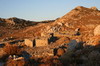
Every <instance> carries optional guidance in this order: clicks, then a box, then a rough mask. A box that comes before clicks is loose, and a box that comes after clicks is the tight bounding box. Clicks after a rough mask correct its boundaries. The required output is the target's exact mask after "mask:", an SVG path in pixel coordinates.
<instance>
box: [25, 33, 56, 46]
mask: <svg viewBox="0 0 100 66" xmlns="http://www.w3.org/2000/svg"><path fill="white" fill-rule="evenodd" d="M56 40H57V37H54V36H53V33H51V34H50V36H49V37H48V36H47V37H46V36H45V37H44V36H42V37H39V38H35V39H33V40H30V39H25V45H26V46H29V47H34V46H36V47H39V46H48V45H49V44H50V43H51V42H55V41H56Z"/></svg>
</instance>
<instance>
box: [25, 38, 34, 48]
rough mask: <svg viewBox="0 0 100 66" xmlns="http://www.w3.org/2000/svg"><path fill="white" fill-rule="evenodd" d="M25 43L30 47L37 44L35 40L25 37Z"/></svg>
mask: <svg viewBox="0 0 100 66" xmlns="http://www.w3.org/2000/svg"><path fill="white" fill-rule="evenodd" d="M25 45H26V46H29V47H34V46H35V41H34V40H30V39H25Z"/></svg>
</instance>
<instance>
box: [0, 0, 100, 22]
mask: <svg viewBox="0 0 100 66" xmlns="http://www.w3.org/2000/svg"><path fill="white" fill-rule="evenodd" d="M77 6H84V7H89V8H90V7H92V6H96V7H97V8H98V9H100V0H0V18H10V17H18V18H22V19H26V20H32V21H42V20H53V19H56V18H59V17H61V16H63V15H65V14H66V13H68V12H69V11H71V10H72V9H74V8H75V7H77Z"/></svg>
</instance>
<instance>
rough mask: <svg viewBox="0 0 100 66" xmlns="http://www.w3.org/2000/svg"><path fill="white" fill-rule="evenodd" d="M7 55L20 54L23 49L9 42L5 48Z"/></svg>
mask: <svg viewBox="0 0 100 66" xmlns="http://www.w3.org/2000/svg"><path fill="white" fill-rule="evenodd" d="M3 50H4V51H5V52H6V53H7V55H20V54H21V49H20V48H19V47H18V46H17V45H10V44H7V45H6V46H5V47H4V49H3Z"/></svg>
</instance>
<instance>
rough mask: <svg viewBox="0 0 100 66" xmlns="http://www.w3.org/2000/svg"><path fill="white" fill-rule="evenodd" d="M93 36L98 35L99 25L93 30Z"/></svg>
mask: <svg viewBox="0 0 100 66" xmlns="http://www.w3.org/2000/svg"><path fill="white" fill-rule="evenodd" d="M94 35H100V25H98V26H97V27H96V28H95V29H94Z"/></svg>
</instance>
